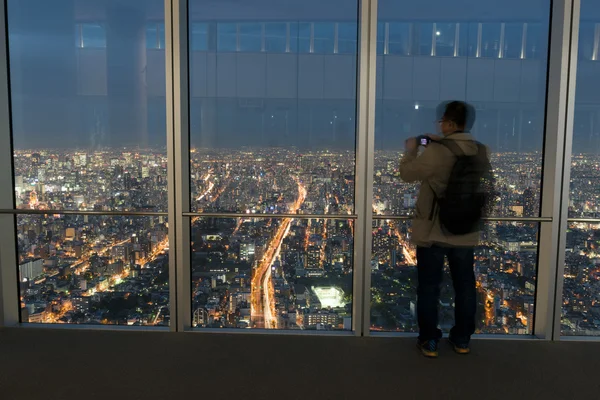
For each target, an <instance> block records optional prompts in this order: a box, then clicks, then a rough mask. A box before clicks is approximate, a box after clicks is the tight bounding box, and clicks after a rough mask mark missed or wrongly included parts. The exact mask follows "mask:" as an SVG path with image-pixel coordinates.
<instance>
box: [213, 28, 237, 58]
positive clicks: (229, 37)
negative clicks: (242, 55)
mask: <svg viewBox="0 0 600 400" xmlns="http://www.w3.org/2000/svg"><path fill="white" fill-rule="evenodd" d="M217 50H218V51H223V52H233V51H237V24H231V23H218V24H217Z"/></svg>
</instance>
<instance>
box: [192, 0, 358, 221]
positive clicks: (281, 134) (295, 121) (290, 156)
mask: <svg viewBox="0 0 600 400" xmlns="http://www.w3.org/2000/svg"><path fill="white" fill-rule="evenodd" d="M335 1H336V4H337V5H338V6H339V7H340V9H345V8H346V7H348V8H353V10H354V14H347V13H341V16H339V17H338V18H334V17H336V15H337V13H334V14H335V15H334V14H331V15H330V17H331V20H333V21H335V20H342V21H348V22H343V23H341V22H340V23H339V24H340V25H342V26H343V29H342V31H343V32H344V35H343V37H344V38H348V39H349V38H351V37H353V36H352V34H351V33H352V30H354V37H356V35H357V32H356V27H357V26H358V23H357V3H356V1H349V0H335ZM316 4H317V3H315V5H316ZM332 7H333V6H332ZM328 8H329V7H328ZM317 9H319V7H317ZM332 9H333V8H332ZM211 10H212V9H211V6H210V5H209V2H206V1H203V0H197V1H192V2H191V3H190V14H191V18H195V17H194V16H195V15H197V16H198V17H199V18H200V17H202V18H205V19H210V18H211V14H210V13H212V12H214V10H213V11H211ZM254 12H255V14H256V18H257V20H258V21H260V20H261V19H263V20H265V21H269V22H268V23H266V24H265V33H266V38H271V39H274V40H276V41H275V42H273V40H267V42H268V43H271V45H276V46H278V54H272V55H268V56H265V55H264V54H261V49H260V46H255V47H254V50H253V51H250V50H247V51H246V54H244V55H239V54H238V55H237V56H235V57H234V56H233V55H226V54H223V55H219V54H217V57H216V59H215V64H216V68H209V67H207V64H206V63H207V61H206V59H203V58H199V57H198V58H192V59H191V64H190V77H191V82H192V86H191V106H190V114H191V136H190V139H191V146H192V153H191V171H190V172H191V177H190V183H191V207H192V210H194V211H203V212H213V213H247V212H250V213H261V214H262V213H273V214H281V213H290V212H292V213H300V214H352V213H353V212H354V184H355V180H354V175H355V172H354V168H355V151H354V149H355V136H356V135H355V133H356V131H355V125H356V120H355V118H356V101H355V99H356V60H355V58H354V57H343V56H340V55H335V54H334V53H333V43H334V37H335V29H334V27H335V23H329V22H328V23H322V22H318V23H314V31H315V52H321V56H319V57H316V56H314V54H313V55H311V54H306V53H309V52H310V42H311V39H310V38H311V30H312V28H311V26H312V23H309V22H300V23H290V53H286V52H285V45H286V43H285V36H287V24H288V22H287V21H289V20H292V19H293V18H295V17H297V15H296V11H295V10H294V9H287V8H286V7H283V6H282V7H280V8H277V10H270V9H268V8H264V9H261V8H260V7H259V8H258V9H255V10H254ZM286 13H287V14H286ZM315 16H319V17H322V16H321V15H320V13H319V12H317V13H316V14H315ZM230 18H231V19H236V18H237V16H236V14H235V13H232V15H231V17H230ZM344 18H345V19H344ZM351 18H352V19H351ZM278 19H279V21H278ZM192 23H194V21H193V19H192ZM216 23H217V24H218V26H223V23H221V22H219V21H217V22H216ZM261 24H262V22H253V23H250V22H244V23H243V24H240V32H242V31H243V29H242V27H244V26H254V27H255V28H256V32H257V33H258V32H260V31H259V28H260V27H261ZM294 32H295V34H294ZM327 35H329V36H327ZM317 38H318V40H317ZM258 42H259V41H258V40H257V43H258ZM292 43H296V44H297V47H296V48H294V47H293V46H292ZM317 43H320V44H317ZM298 46H299V47H298ZM326 48H329V49H328V50H327V53H324V52H325V49H326ZM296 50H297V51H299V53H296V54H294V53H293V52H294V51H296ZM269 51H271V50H269ZM299 185H301V186H302V187H304V188H305V189H306V191H307V195H306V196H305V199H304V201H303V202H302V204H301V205H300V206H299V207H295V206H294V201H295V199H297V198H298V195H299Z"/></svg>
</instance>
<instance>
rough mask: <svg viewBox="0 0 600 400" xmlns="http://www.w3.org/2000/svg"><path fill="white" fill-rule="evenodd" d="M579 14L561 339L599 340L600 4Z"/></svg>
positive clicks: (583, 5) (587, 5) (590, 5)
mask: <svg viewBox="0 0 600 400" xmlns="http://www.w3.org/2000/svg"><path fill="white" fill-rule="evenodd" d="M580 15H581V29H580V32H579V55H580V57H579V61H578V64H577V82H576V85H577V86H576V96H575V118H574V127H573V152H572V156H571V184H570V196H569V197H570V198H569V214H568V216H569V218H570V220H569V224H568V231H567V236H566V255H565V271H564V289H563V303H562V319H561V323H562V325H561V330H562V334H563V335H578V336H599V335H600V318H599V314H598V299H599V296H600V291H599V290H598V288H599V286H598V263H597V260H598V256H597V250H596V249H597V248H598V245H599V243H600V239H599V238H600V236H599V233H600V220H599V222H594V221H595V220H598V219H599V218H600V185H599V183H598V181H599V179H598V177H599V176H600V175H599V172H598V171H599V166H600V159H599V157H598V156H599V154H600V133H599V130H598V127H599V126H600V117H599V116H600V113H599V111H600V95H599V94H598V91H597V82H598V77H599V76H600V75H599V73H600V71H599V70H598V68H597V66H598V63H597V62H596V60H597V57H596V56H597V50H598V40H599V39H600V36H599V35H598V33H597V32H598V30H597V28H596V27H597V26H598V24H599V23H600V6H599V5H598V4H597V3H596V2H594V1H588V0H584V1H582V2H581V14H580ZM577 219H586V220H589V222H581V221H578V220H577Z"/></svg>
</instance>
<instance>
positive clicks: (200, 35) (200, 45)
mask: <svg viewBox="0 0 600 400" xmlns="http://www.w3.org/2000/svg"><path fill="white" fill-rule="evenodd" d="M190 36H191V38H190V41H191V45H192V50H193V51H207V50H208V24H206V23H192V24H191V27H190Z"/></svg>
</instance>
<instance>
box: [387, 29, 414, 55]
mask: <svg viewBox="0 0 600 400" xmlns="http://www.w3.org/2000/svg"><path fill="white" fill-rule="evenodd" d="M389 30H390V38H389V54H395V55H399V56H408V55H410V53H411V35H412V25H411V24H409V23H406V22H390V24H389Z"/></svg>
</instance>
